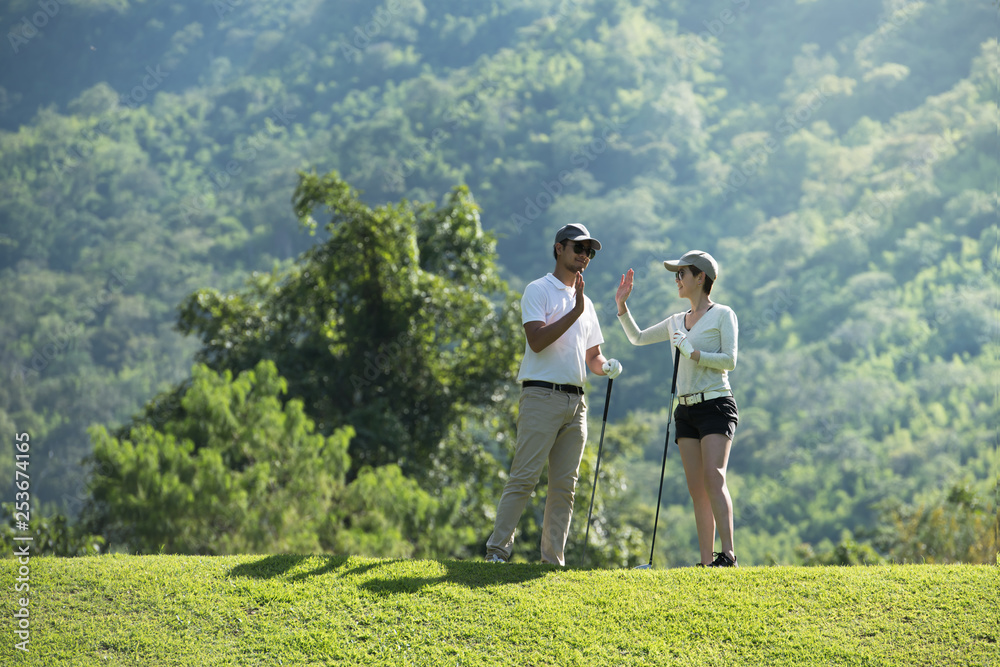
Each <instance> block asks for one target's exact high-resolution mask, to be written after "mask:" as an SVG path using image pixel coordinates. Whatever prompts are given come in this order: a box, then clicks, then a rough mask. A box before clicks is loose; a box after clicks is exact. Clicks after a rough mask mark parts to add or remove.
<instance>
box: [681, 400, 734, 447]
mask: <svg viewBox="0 0 1000 667" xmlns="http://www.w3.org/2000/svg"><path fill="white" fill-rule="evenodd" d="M674 422H675V423H676V424H677V427H676V428H677V435H676V436H674V442H676V441H677V438H694V439H696V440H701V439H702V438H704V437H705V436H706V435H713V434H717V433H718V434H722V435H724V436H726V437H727V438H729V439H730V440H732V439H733V436H734V435H735V434H736V425H737V424H738V423H739V422H740V414H739V412H738V411H737V409H736V400H735V399H733V397H732V396H723V397H722V398H713V399H711V400H709V401H702V402H701V403H695V404H694V405H678V406H677V409H676V410H674Z"/></svg>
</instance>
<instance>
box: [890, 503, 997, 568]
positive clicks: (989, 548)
mask: <svg viewBox="0 0 1000 667" xmlns="http://www.w3.org/2000/svg"><path fill="white" fill-rule="evenodd" d="M993 509H994V508H993V507H992V506H991V504H990V503H989V502H988V501H987V500H986V499H985V498H983V497H982V496H980V495H979V494H977V493H976V492H975V491H974V489H973V488H971V487H970V486H969V485H968V484H956V485H954V486H952V487H951V488H950V489H949V490H948V492H947V494H943V495H939V496H938V497H937V498H936V499H934V500H932V501H927V502H922V503H915V504H904V503H893V504H892V505H891V506H889V507H887V508H886V509H885V510H884V512H885V517H886V518H885V521H886V523H887V524H888V525H886V526H885V527H884V528H883V530H882V531H881V535H880V537H881V538H882V541H883V542H884V548H885V549H886V550H887V551H888V552H889V553H890V554H891V556H892V558H893V559H895V560H896V561H898V562H902V563H981V564H983V565H991V564H994V563H995V562H996V558H997V554H998V553H1000V549H998V544H997V536H998V523H997V522H998V520H1000V515H998V514H997V512H995V511H993Z"/></svg>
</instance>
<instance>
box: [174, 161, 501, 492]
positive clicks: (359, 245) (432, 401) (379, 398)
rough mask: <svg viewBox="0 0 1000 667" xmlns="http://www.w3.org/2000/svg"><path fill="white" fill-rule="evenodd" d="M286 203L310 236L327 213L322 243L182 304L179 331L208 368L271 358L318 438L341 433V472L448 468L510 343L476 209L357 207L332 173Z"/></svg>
mask: <svg viewBox="0 0 1000 667" xmlns="http://www.w3.org/2000/svg"><path fill="white" fill-rule="evenodd" d="M293 203H294V208H295V213H296V215H297V216H298V217H299V219H300V220H302V221H303V224H305V225H306V226H308V227H309V228H310V229H311V230H315V227H316V223H315V221H314V219H313V218H312V212H313V210H314V209H316V208H317V207H321V206H322V207H325V208H326V209H328V210H329V211H330V213H331V219H330V222H329V223H328V224H327V225H326V231H327V232H328V233H329V237H328V238H327V240H326V241H324V242H323V243H320V244H317V245H316V246H314V247H313V248H311V249H309V250H308V251H306V252H305V253H303V254H302V255H301V256H300V257H299V258H298V260H297V261H296V262H295V264H294V265H293V266H292V267H291V268H290V269H289V270H288V271H287V272H284V273H278V272H273V273H271V274H270V275H259V274H258V275H255V276H254V277H253V278H252V279H251V280H250V282H249V283H248V285H247V287H246V288H245V289H244V290H242V291H239V292H236V293H231V294H220V293H219V292H217V291H215V290H201V291H199V292H197V293H195V294H193V295H191V296H190V297H189V298H188V299H187V300H185V302H184V303H183V304H182V305H181V308H180V329H181V330H182V331H183V332H185V333H188V334H194V335H197V336H199V337H200V339H201V342H202V345H203V347H202V349H201V351H200V352H199V355H198V356H199V359H200V360H201V361H203V362H204V363H206V364H207V365H208V366H209V367H211V368H213V369H216V370H231V371H233V372H239V371H241V370H244V369H247V368H252V367H253V366H254V365H255V364H257V363H258V362H259V361H260V360H261V359H270V360H273V361H274V363H275V364H276V366H277V368H278V369H279V370H280V372H281V374H282V375H283V376H285V377H287V378H288V381H289V393H290V395H291V396H295V397H298V398H299V399H301V400H302V402H303V405H304V409H305V411H306V412H307V413H308V414H309V416H310V417H312V418H313V419H314V420H315V421H316V422H317V425H318V430H319V431H320V432H322V433H326V434H329V433H332V432H333V430H334V429H336V428H338V427H340V426H343V425H345V424H350V425H352V426H353V427H354V429H355V432H356V436H355V437H354V438H353V439H352V441H351V446H350V455H351V459H352V470H351V473H350V476H351V477H353V476H354V475H355V474H356V473H357V471H358V470H359V469H360V468H362V467H363V466H371V467H379V466H382V465H385V464H389V463H395V464H398V465H399V466H400V467H401V469H402V470H403V472H404V474H406V475H407V476H416V477H418V478H423V479H426V474H427V471H429V470H432V469H434V468H435V467H436V466H443V467H445V468H448V469H450V468H452V466H451V465H450V463H449V459H450V458H453V457H455V456H456V455H457V453H456V452H448V451H443V450H442V448H441V443H442V441H443V439H444V437H445V434H447V433H448V430H449V428H450V427H451V426H452V425H454V424H456V423H457V422H458V420H459V419H460V418H461V416H462V415H463V414H467V412H468V410H470V409H474V408H493V409H501V408H502V406H503V404H504V402H505V401H506V400H507V392H508V389H509V387H510V386H511V385H512V382H513V379H514V377H515V371H516V364H517V361H518V356H519V355H518V352H519V347H520V344H521V339H520V326H519V325H520V321H519V317H518V313H517V308H516V304H517V302H516V300H515V295H514V294H513V293H512V292H510V291H509V290H508V288H507V286H506V284H505V283H504V282H503V281H502V280H501V279H500V278H499V274H498V270H497V265H496V261H495V256H494V254H493V249H494V244H495V241H494V239H493V237H492V236H491V235H489V234H486V233H484V232H483V230H482V227H481V226H480V221H479V208H478V206H477V205H476V204H475V203H474V201H473V200H472V197H471V195H470V194H469V191H468V190H467V189H466V188H465V187H458V188H455V190H454V191H452V193H451V194H450V196H448V197H447V199H446V201H445V202H444V204H443V205H442V206H441V207H440V208H434V207H433V206H430V205H426V204H411V203H410V202H407V201H405V200H404V201H402V202H400V203H399V204H395V205H392V204H386V205H383V206H378V207H375V208H369V207H368V206H367V205H366V204H364V203H363V202H362V201H361V200H360V198H359V193H357V192H356V191H354V190H353V189H351V188H350V187H349V186H348V184H347V183H346V182H344V181H343V180H341V179H340V177H339V176H338V175H337V174H336V172H331V173H329V174H327V175H325V176H318V175H316V174H315V173H313V174H305V173H301V174H300V180H299V185H298V187H297V188H296V190H295V194H294V197H293Z"/></svg>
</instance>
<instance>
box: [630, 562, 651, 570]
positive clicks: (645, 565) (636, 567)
mask: <svg viewBox="0 0 1000 667" xmlns="http://www.w3.org/2000/svg"><path fill="white" fill-rule="evenodd" d="M651 567H653V564H652V563H645V564H644V565H636V566H635V567H633V568H632V569H633V570H648V569H650V568H651Z"/></svg>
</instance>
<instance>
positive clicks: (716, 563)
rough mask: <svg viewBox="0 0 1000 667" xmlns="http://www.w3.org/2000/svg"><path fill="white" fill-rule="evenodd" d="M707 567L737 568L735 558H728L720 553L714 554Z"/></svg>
mask: <svg viewBox="0 0 1000 667" xmlns="http://www.w3.org/2000/svg"><path fill="white" fill-rule="evenodd" d="M708 567H739V565H737V563H736V559H735V558H730V557H729V556H727V555H726V554H724V553H722V552H721V551H716V552H715V560H713V561H712V562H711V564H710V565H708Z"/></svg>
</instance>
